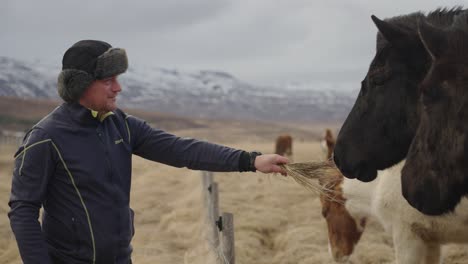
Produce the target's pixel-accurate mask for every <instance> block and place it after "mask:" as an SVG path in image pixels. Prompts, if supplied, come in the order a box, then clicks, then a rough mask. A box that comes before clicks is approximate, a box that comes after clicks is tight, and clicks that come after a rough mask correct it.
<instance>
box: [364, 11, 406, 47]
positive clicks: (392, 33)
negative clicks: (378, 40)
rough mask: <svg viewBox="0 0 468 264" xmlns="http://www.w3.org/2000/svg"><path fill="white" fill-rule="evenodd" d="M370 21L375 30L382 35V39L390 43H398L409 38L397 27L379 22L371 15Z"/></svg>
mask: <svg viewBox="0 0 468 264" xmlns="http://www.w3.org/2000/svg"><path fill="white" fill-rule="evenodd" d="M371 18H372V21H374V24H375V26H376V27H377V29H378V30H379V31H380V33H382V35H383V36H384V38H385V39H386V40H387V41H388V42H391V43H399V42H401V41H402V40H404V39H407V38H408V37H409V36H408V34H407V33H406V32H404V31H403V30H402V29H401V28H399V27H398V26H396V25H394V24H392V23H389V22H386V21H383V20H380V19H379V18H378V17H376V16H374V15H372V16H371Z"/></svg>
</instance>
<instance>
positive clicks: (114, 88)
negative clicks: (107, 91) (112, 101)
mask: <svg viewBox="0 0 468 264" xmlns="http://www.w3.org/2000/svg"><path fill="white" fill-rule="evenodd" d="M112 91H113V92H115V93H118V92H121V91H122V87H121V86H120V83H119V81H117V80H116V81H115V83H114V85H113V86H112Z"/></svg>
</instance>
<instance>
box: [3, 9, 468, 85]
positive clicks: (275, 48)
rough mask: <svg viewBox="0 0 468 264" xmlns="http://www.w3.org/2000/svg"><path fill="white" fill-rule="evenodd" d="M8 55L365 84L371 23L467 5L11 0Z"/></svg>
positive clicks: (262, 79)
mask: <svg viewBox="0 0 468 264" xmlns="http://www.w3.org/2000/svg"><path fill="white" fill-rule="evenodd" d="M4 1H6V4H5V5H4V6H6V7H5V8H3V7H4V6H2V9H0V47H1V49H0V50H1V51H2V53H0V55H5V56H12V57H17V58H20V59H40V60H46V61H48V62H50V63H55V64H59V63H60V61H61V56H62V55H63V52H64V51H65V50H66V49H67V48H68V47H69V46H70V45H72V44H73V43H74V42H76V41H78V40H80V39H102V40H105V41H108V42H110V43H111V44H112V45H114V46H118V47H124V48H126V49H127V52H128V54H129V59H130V63H131V65H132V66H135V67H138V66H156V67H166V68H180V69H187V70H202V69H209V70H221V71H227V72H229V73H231V74H233V75H234V76H237V77H238V78H240V79H244V80H246V81H251V82H257V83H271V82H285V81H314V80H324V81H326V80H328V81H343V82H354V83H359V82H360V80H361V79H362V78H363V77H364V75H365V72H366V70H367V67H368V65H369V63H370V60H371V59H372V57H373V55H374V52H375V35H376V32H377V30H376V28H375V27H374V25H373V24H372V22H371V20H370V15H371V14H375V15H377V16H378V17H380V18H387V17H392V16H395V15H401V14H408V13H411V12H415V11H418V10H422V11H424V12H427V11H430V10H434V9H436V8H437V7H440V6H448V7H452V6H455V5H461V4H463V2H464V1H463V0H444V1H441V0H414V1H407V0H393V1H377V0H349V1H342V0H330V1H310V0H275V1H271V0H249V1H247V0H244V1H242V0H196V1H195V0H177V1H150V0H140V1H137V0H135V1H124V0H100V1H97V0H82V1H63V0H62V1H60V0H41V1H36V0H21V1H18V0H4Z"/></svg>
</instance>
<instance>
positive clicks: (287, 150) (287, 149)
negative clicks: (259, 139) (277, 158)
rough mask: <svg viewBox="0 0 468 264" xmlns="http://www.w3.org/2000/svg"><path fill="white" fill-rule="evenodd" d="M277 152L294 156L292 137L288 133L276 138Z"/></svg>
mask: <svg viewBox="0 0 468 264" xmlns="http://www.w3.org/2000/svg"><path fill="white" fill-rule="evenodd" d="M275 153H276V154H278V155H281V156H292V137H291V136H290V135H288V134H284V135H280V136H278V138H276V145H275Z"/></svg>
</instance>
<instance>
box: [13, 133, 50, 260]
mask: <svg viewBox="0 0 468 264" xmlns="http://www.w3.org/2000/svg"><path fill="white" fill-rule="evenodd" d="M55 155H56V152H55V151H54V149H53V146H52V141H51V139H50V138H48V137H47V135H46V134H45V133H44V132H43V131H42V130H40V129H34V130H32V131H30V132H29V133H28V134H27V135H26V137H25V139H24V142H23V144H22V146H21V147H20V148H19V150H18V152H17V153H16V154H15V167H14V170H13V181H12V187H11V195H10V201H9V203H8V204H9V206H10V208H11V210H10V212H9V213H8V217H9V218H10V225H11V228H12V230H13V233H14V234H15V237H16V241H17V243H18V248H19V251H20V254H21V258H22V260H23V262H24V263H25V264H30V263H41V264H42V263H51V261H50V258H49V254H48V251H47V245H46V242H45V239H44V236H43V235H42V232H41V226H40V224H39V221H38V218H39V209H40V208H41V206H42V203H43V201H44V200H45V195H46V192H47V184H48V182H49V179H50V177H51V175H52V174H53V173H54V170H55V164H56V163H55V160H56V156H55Z"/></svg>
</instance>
